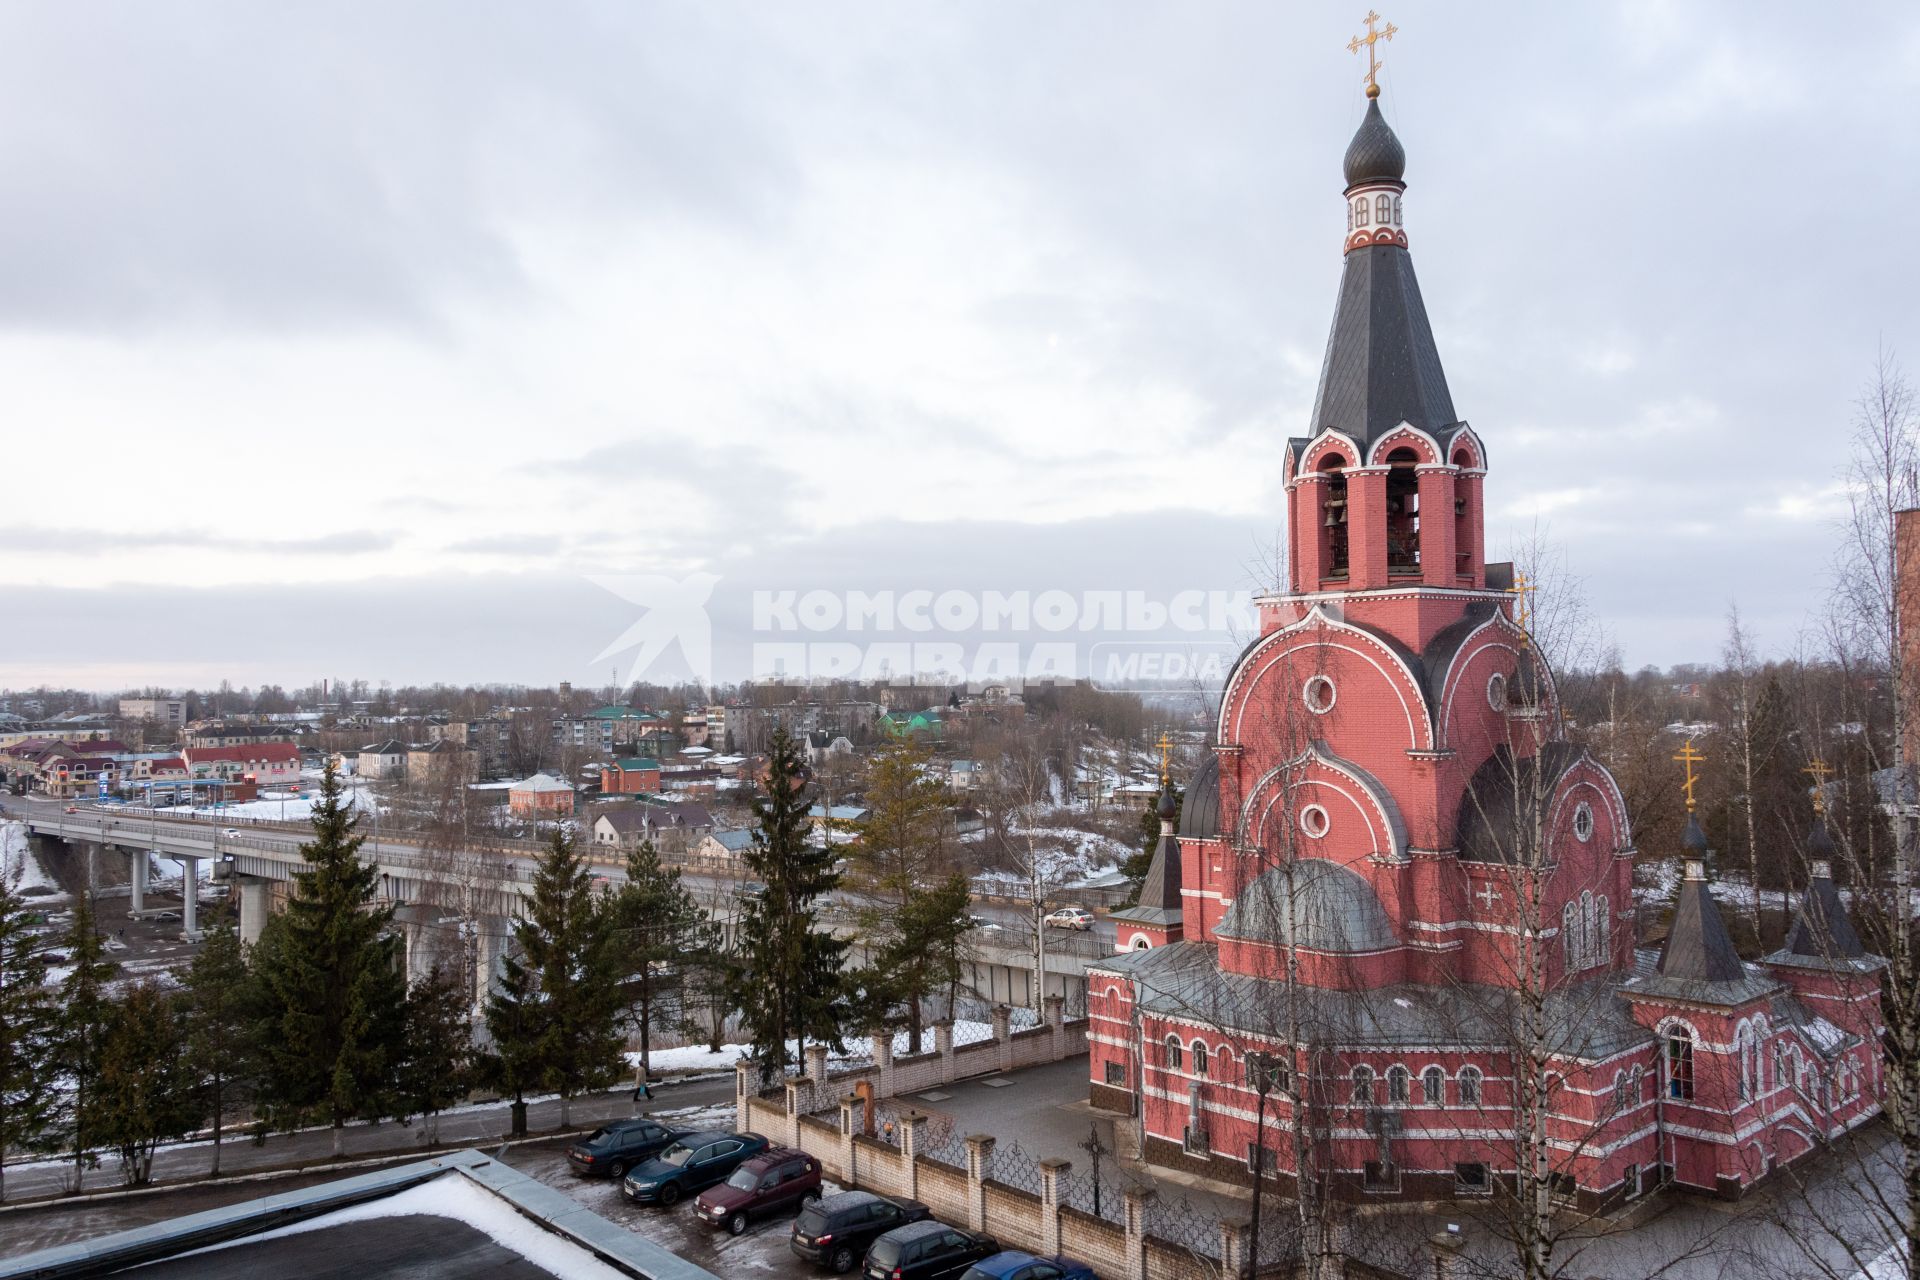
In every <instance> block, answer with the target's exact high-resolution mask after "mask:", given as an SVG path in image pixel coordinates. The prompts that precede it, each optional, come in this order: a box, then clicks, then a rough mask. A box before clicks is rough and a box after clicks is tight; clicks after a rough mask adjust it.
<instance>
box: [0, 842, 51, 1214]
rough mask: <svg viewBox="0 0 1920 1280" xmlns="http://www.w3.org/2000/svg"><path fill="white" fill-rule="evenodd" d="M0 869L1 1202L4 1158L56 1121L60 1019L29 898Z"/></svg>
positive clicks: (36, 1139)
mask: <svg viewBox="0 0 1920 1280" xmlns="http://www.w3.org/2000/svg"><path fill="white" fill-rule="evenodd" d="M14 888H15V886H14V883H13V882H12V881H11V880H9V879H8V878H7V877H6V875H5V874H4V870H0V1200H5V1199H6V1191H7V1184H6V1155H7V1152H9V1151H15V1150H19V1149H21V1148H23V1147H30V1146H33V1145H35V1144H37V1143H38V1142H39V1140H40V1139H41V1137H42V1135H43V1134H44V1133H45V1132H46V1130H47V1128H48V1126H49V1125H51V1124H52V1123H53V1120H54V1118H55V1111H56V1109H55V1100H56V1098H57V1096H58V1095H57V1094H56V1092H55V1090H54V1079H55V1073H56V1068H55V1065H54V1047H55V1040H56V1033H57V1031H58V1018H57V1015H56V1007H55V1005H54V1002H53V989H52V988H51V987H49V986H48V985H47V963H46V957H45V956H44V955H43V954H42V952H41V949H40V938H39V936H38V935H37V934H36V933H34V932H33V929H32V922H31V919H30V916H31V915H37V913H29V911H28V910H27V904H26V901H25V899H23V898H21V897H20V895H19V894H18V893H16V892H14Z"/></svg>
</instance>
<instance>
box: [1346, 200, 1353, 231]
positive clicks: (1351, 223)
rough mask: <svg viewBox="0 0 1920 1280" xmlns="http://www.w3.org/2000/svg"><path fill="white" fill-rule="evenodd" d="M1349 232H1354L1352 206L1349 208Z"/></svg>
mask: <svg viewBox="0 0 1920 1280" xmlns="http://www.w3.org/2000/svg"><path fill="white" fill-rule="evenodd" d="M1347 230H1348V231H1352V230H1353V206H1352V205H1348V206H1347Z"/></svg>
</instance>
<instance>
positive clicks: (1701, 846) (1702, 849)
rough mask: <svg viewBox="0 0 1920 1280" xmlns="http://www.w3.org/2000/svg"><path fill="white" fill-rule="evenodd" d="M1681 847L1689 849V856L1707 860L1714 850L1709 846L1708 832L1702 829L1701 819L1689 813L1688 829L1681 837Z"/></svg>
mask: <svg viewBox="0 0 1920 1280" xmlns="http://www.w3.org/2000/svg"><path fill="white" fill-rule="evenodd" d="M1680 847H1681V848H1682V849H1685V850H1686V851H1687V857H1689V858H1700V859H1702V860H1705V858H1706V857H1707V855H1708V854H1710V853H1712V852H1713V850H1712V849H1710V848H1709V847H1708V846H1707V833H1706V832H1705V831H1703V830H1701V829H1700V819H1698V818H1696V817H1694V816H1693V814H1692V813H1691V812H1689V813H1688V814H1687V829H1686V831H1685V832H1684V833H1683V834H1682V835H1681V837H1680Z"/></svg>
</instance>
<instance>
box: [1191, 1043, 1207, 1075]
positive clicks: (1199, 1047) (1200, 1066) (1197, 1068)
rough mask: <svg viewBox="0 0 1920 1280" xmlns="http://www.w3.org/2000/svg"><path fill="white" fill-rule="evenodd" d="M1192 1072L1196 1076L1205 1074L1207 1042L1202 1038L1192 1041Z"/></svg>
mask: <svg viewBox="0 0 1920 1280" xmlns="http://www.w3.org/2000/svg"><path fill="white" fill-rule="evenodd" d="M1193 1074H1195V1075H1197V1076H1203V1075H1205V1074H1207V1044H1206V1041H1204V1040H1195V1041H1194V1042H1193Z"/></svg>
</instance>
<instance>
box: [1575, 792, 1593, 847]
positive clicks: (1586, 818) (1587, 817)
mask: <svg viewBox="0 0 1920 1280" xmlns="http://www.w3.org/2000/svg"><path fill="white" fill-rule="evenodd" d="M1573 838H1574V839H1575V840H1578V841H1579V842H1580V843H1581V844H1585V843H1586V842H1587V841H1589V840H1591V839H1593V806H1592V805H1590V804H1588V803H1587V802H1586V801H1585V800H1582V801H1581V802H1580V803H1579V804H1577V805H1575V806H1574V808H1573Z"/></svg>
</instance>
